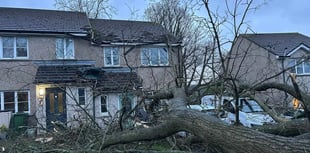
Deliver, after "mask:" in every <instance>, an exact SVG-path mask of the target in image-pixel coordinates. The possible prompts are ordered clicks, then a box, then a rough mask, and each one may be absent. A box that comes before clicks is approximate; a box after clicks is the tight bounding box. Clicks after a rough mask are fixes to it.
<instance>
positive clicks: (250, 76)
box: [227, 33, 310, 108]
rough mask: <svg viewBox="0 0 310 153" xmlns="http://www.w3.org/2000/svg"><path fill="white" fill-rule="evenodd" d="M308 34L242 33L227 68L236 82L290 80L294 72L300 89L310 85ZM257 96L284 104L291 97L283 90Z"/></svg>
mask: <svg viewBox="0 0 310 153" xmlns="http://www.w3.org/2000/svg"><path fill="white" fill-rule="evenodd" d="M309 53H310V37H308V36H305V35H303V34H300V33H262V34H241V35H240V36H239V37H238V39H237V41H236V43H235V44H234V46H233V48H232V51H231V52H230V53H229V56H228V57H229V58H227V61H228V62H229V67H228V70H229V71H230V72H231V74H232V76H233V77H234V78H236V79H237V80H238V81H239V82H242V83H247V84H251V85H255V84H259V83H262V82H265V83H266V82H267V83H268V82H277V83H285V84H290V85H292V84H291V82H290V77H289V75H290V74H294V76H296V79H297V82H298V84H299V87H300V89H302V90H304V91H305V92H309V89H310V75H309V74H310V63H309V61H308V59H309ZM256 97H260V98H262V100H264V101H265V102H267V103H269V104H270V105H274V106H276V107H279V108H282V107H284V108H286V107H288V106H290V105H291V104H292V99H293V98H292V97H290V96H289V95H288V94H287V93H285V92H279V91H277V90H268V91H266V92H263V93H261V94H259V93H257V94H256Z"/></svg>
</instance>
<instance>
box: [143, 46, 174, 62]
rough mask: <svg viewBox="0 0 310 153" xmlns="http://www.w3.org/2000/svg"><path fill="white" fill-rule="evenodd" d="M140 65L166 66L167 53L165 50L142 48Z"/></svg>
mask: <svg viewBox="0 0 310 153" xmlns="http://www.w3.org/2000/svg"><path fill="white" fill-rule="evenodd" d="M141 64H142V65H147V66H165V65H168V64H169V62H168V51H167V49H166V48H143V49H142V51H141Z"/></svg>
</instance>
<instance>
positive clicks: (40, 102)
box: [39, 88, 44, 105]
mask: <svg viewBox="0 0 310 153" xmlns="http://www.w3.org/2000/svg"><path fill="white" fill-rule="evenodd" d="M43 100H44V89H42V88H40V89H39V105H43Z"/></svg>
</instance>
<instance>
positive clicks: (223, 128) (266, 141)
mask: <svg viewBox="0 0 310 153" xmlns="http://www.w3.org/2000/svg"><path fill="white" fill-rule="evenodd" d="M178 131H187V132H189V133H191V134H193V135H196V136H197V137H199V138H200V139H201V140H203V141H204V142H206V143H208V145H210V146H213V147H216V148H217V149H220V150H221V151H223V152H229V153H249V152H251V153H262V152H264V153H275V152H281V153H299V152H300V153H305V152H310V140H306V139H297V138H288V137H282V136H276V135H272V134H266V133H262V132H259V131H256V130H253V129H249V128H245V127H240V126H232V125H227V124H225V123H223V122H221V121H220V120H218V119H217V118H215V117H213V116H208V115H206V114H204V113H201V112H197V111H195V110H175V111H171V112H170V113H169V114H168V115H167V116H166V117H165V118H164V120H163V122H162V124H160V125H158V126H156V127H153V128H145V129H136V130H131V131H124V132H121V133H117V134H116V133H115V134H113V135H108V136H107V137H106V139H105V143H104V145H103V147H107V146H110V145H114V144H121V143H129V142H133V141H148V140H156V139H162V138H165V137H168V136H170V135H172V134H175V133H176V132H178Z"/></svg>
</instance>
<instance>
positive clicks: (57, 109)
mask: <svg viewBox="0 0 310 153" xmlns="http://www.w3.org/2000/svg"><path fill="white" fill-rule="evenodd" d="M45 92H46V126H47V129H52V128H53V127H54V125H53V124H52V122H56V121H58V122H62V123H64V125H66V124H65V123H66V121H67V111H66V93H65V91H64V90H62V89H60V88H46V90H45Z"/></svg>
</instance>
